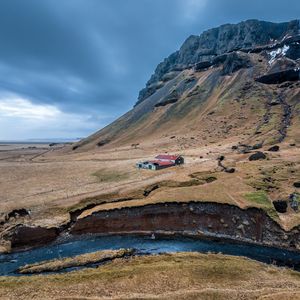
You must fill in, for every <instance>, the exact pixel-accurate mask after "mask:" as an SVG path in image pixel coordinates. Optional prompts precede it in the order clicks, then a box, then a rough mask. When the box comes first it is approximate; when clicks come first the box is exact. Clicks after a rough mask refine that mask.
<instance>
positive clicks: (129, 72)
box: [0, 0, 300, 139]
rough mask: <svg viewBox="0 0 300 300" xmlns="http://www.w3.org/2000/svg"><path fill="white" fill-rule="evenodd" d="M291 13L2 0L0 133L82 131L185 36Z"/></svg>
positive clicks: (151, 0)
mask: <svg viewBox="0 0 300 300" xmlns="http://www.w3.org/2000/svg"><path fill="white" fill-rule="evenodd" d="M299 15H300V3H299V1H298V0H290V1H289V2H288V4H287V3H286V1H279V0H265V1H263V3H262V1H258V0H252V1H238V0H226V1H223V0H209V1H208V0H126V1H124V0H101V1H98V0H72V1H70V0H60V1H52V0H43V1H40V0H26V1H24V0H2V1H1V3H0V38H1V47H0V118H1V119H0V139H19V138H21V139H26V138H33V137H40V138H47V137H78V136H85V135H88V134H90V133H92V132H93V131H94V130H97V129H99V128H101V127H102V126H104V125H106V124H107V123H109V122H111V121H112V120H113V119H115V118H116V117H118V116H119V115H121V114H122V113H124V112H125V111H127V110H128V109H130V108H131V107H132V105H133V104H134V103H135V101H136V98H137V95H138V91H139V90H140V89H141V88H143V86H144V85H145V82H146V81H147V79H148V78H149V77H150V75H151V73H152V72H153V70H154V68H155V67H156V65H157V64H158V63H159V62H160V61H161V60H162V59H163V58H164V57H166V56H168V55H169V54H170V53H171V52H173V51H175V50H176V49H178V48H179V47H180V45H181V44H182V42H183V41H184V40H185V39H186V38H187V37H188V36H189V35H190V34H200V33H201V32H202V31H203V30H205V29H208V28H210V27H214V26H218V25H220V24H222V23H236V22H239V21H241V20H245V19H249V18H257V19H264V20H270V21H287V20H290V19H295V18H297V17H299ZM49 114H50V115H49ZM51 114H52V115H51ZM39 115H40V116H41V117H39ZM53 119H54V120H55V121H53ZM65 120H68V122H67V125H68V126H66V122H65ZM24 125H26V127H24ZM21 128H22V129H21ZM26 128H27V129H26Z"/></svg>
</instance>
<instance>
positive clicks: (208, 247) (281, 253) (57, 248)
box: [0, 235, 300, 275]
mask: <svg viewBox="0 0 300 300" xmlns="http://www.w3.org/2000/svg"><path fill="white" fill-rule="evenodd" d="M120 248H122V249H129V248H131V249H134V255H138V256H140V255H142V256H145V255H149V254H152V255H156V254H161V253H166V254H170V253H178V252H199V253H224V254H227V255H233V256H243V257H248V258H251V259H254V260H257V261H260V262H264V263H268V264H273V265H274V264H277V265H279V266H286V267H290V268H294V269H296V270H300V253H299V252H296V251H288V250H283V249H278V248H272V247H264V246H260V245H252V244H245V243H236V242H233V241H229V240H227V241H224V240H223V241H221V240H212V239H210V240H209V239H206V240H203V239H199V238H198V239H197V238H191V237H189V238H188V237H183V236H176V235H175V236H169V237H167V236H162V235H161V236H154V235H142V236H137V235H111V236H96V235H86V236H82V237H78V236H77V239H76V237H72V238H71V237H69V238H68V239H66V240H64V241H61V242H60V243H53V244H50V245H48V246H45V247H41V248H35V249H32V250H27V251H22V252H14V253H10V254H4V255H0V275H19V270H22V269H24V267H25V266H26V265H27V266H34V265H35V266H39V265H40V264H41V262H43V263H42V264H43V265H46V266H47V265H51V266H52V267H53V262H55V261H57V260H59V261H61V262H63V263H59V265H60V266H62V265H64V263H65V262H70V261H71V262H74V261H77V259H76V257H79V256H81V255H83V257H84V260H89V259H90V257H89V254H92V253H94V252H99V251H103V250H105V251H115V250H119V249H120ZM99 253H100V252H99ZM85 255H86V256H85ZM92 257H93V255H92ZM54 265H55V264H54ZM96 266H97V264H96V265H94V267H96ZM78 267H85V266H84V264H83V265H81V266H78ZM25 269H26V267H25ZM63 269H65V270H63ZM60 270H62V271H63V272H65V271H72V269H68V267H67V268H60V269H58V270H55V269H53V270H51V269H48V272H55V271H57V272H59V271H60ZM40 271H41V272H44V271H46V270H44V271H43V270H40Z"/></svg>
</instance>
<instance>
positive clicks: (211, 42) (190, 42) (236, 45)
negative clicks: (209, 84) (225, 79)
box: [136, 20, 299, 105]
mask: <svg viewBox="0 0 300 300" xmlns="http://www.w3.org/2000/svg"><path fill="white" fill-rule="evenodd" d="M298 31H299V21H298V20H295V21H291V22H285V23H271V22H264V21H258V20H248V21H245V22H241V23H238V24H225V25H222V26H220V27H217V28H213V29H210V30H207V31H205V32H203V33H202V34H201V35H199V36H198V35H192V36H190V37H189V38H188V39H187V40H186V41H185V42H184V43H183V45H182V46H181V48H180V49H179V50H178V51H176V52H174V53H173V54H171V55H170V56H169V57H168V58H166V59H165V60H164V61H163V62H161V63H160V64H159V65H158V66H157V68H156V70H155V72H154V74H153V75H152V76H151V78H150V80H149V81H148V82H147V84H146V87H145V88H144V89H142V90H141V91H140V94H139V97H138V101H137V103H136V105H137V104H139V103H141V102H142V101H143V100H144V99H146V98H147V97H149V96H150V95H152V94H153V93H154V92H155V91H156V90H157V89H159V88H160V87H162V85H163V84H164V81H166V80H167V79H168V75H167V74H169V73H171V72H179V71H181V70H183V69H186V68H190V67H191V66H196V68H197V69H198V70H201V69H203V68H207V67H209V66H210V65H211V63H212V62H213V64H217V63H218V62H219V63H223V62H224V61H225V60H226V59H227V57H226V56H225V57H222V54H225V53H229V52H232V51H237V50H239V49H246V51H245V52H247V51H249V50H250V49H252V48H255V47H258V46H263V45H270V44H272V43H274V40H281V39H282V38H283V37H285V36H287V35H291V36H294V35H297V34H298ZM259 51H262V49H260V50H259ZM294 51H295V50H294ZM297 51H298V50H296V52H297ZM297 53H298V52H297ZM295 55H296V56H297V54H292V52H291V56H295ZM216 56H219V57H218V59H216ZM229 59H230V58H229ZM201 63H203V64H201ZM228 63H229V62H228ZM197 64H198V65H197ZM241 65H242V66H244V65H245V62H243V63H241V62H239V63H229V66H230V67H228V68H226V69H227V70H226V71H231V72H232V70H234V69H236V68H240V67H241ZM171 74H172V73H171ZM172 76H174V75H172ZM172 76H171V77H172Z"/></svg>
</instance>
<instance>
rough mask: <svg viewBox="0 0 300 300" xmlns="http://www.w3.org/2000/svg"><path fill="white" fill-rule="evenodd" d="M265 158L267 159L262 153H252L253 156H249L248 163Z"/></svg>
mask: <svg viewBox="0 0 300 300" xmlns="http://www.w3.org/2000/svg"><path fill="white" fill-rule="evenodd" d="M266 158H267V157H266V155H265V154H264V153H263V152H261V151H258V152H256V153H254V154H252V155H250V156H249V160H250V161H253V160H260V159H266Z"/></svg>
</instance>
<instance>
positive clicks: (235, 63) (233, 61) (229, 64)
mask: <svg viewBox="0 0 300 300" xmlns="http://www.w3.org/2000/svg"><path fill="white" fill-rule="evenodd" d="M250 67H252V63H251V61H250V59H249V58H248V56H247V55H245V54H243V55H242V54H240V53H237V52H233V53H229V54H228V55H227V57H226V60H225V62H224V64H223V69H222V75H229V74H232V73H234V72H236V71H238V70H239V69H242V68H250Z"/></svg>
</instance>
